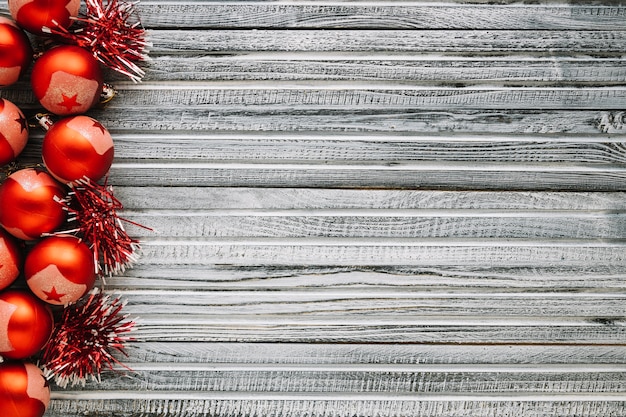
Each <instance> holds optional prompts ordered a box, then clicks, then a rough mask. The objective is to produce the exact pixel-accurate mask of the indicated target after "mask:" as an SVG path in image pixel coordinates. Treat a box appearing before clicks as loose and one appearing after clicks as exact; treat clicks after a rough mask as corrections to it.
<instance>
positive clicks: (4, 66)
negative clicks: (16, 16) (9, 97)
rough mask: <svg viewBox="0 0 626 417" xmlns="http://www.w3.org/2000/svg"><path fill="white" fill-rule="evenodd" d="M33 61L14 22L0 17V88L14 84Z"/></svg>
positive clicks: (24, 37)
mask: <svg viewBox="0 0 626 417" xmlns="http://www.w3.org/2000/svg"><path fill="white" fill-rule="evenodd" d="M32 60H33V48H32V47H31V45H30V40H29V39H28V37H27V36H26V34H25V33H24V32H23V31H22V29H20V28H19V27H18V26H17V25H16V24H15V22H13V21H12V20H11V19H7V18H6V17H3V16H0V87H6V86H8V85H11V84H14V83H15V82H16V81H17V80H18V79H19V78H20V76H21V75H22V74H23V73H24V71H26V69H27V68H28V67H29V66H30V63H31V62H32Z"/></svg>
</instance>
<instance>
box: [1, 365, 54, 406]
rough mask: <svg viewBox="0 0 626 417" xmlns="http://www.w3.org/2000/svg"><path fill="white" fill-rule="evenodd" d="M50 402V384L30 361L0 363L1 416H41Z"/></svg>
mask: <svg viewBox="0 0 626 417" xmlns="http://www.w3.org/2000/svg"><path fill="white" fill-rule="evenodd" d="M48 404H50V386H49V385H48V381H47V380H46V379H45V378H44V376H43V373H42V372H41V369H39V368H38V367H36V366H35V365H33V364H32V363H22V362H7V363H3V364H1V365H0V410H2V417H42V416H43V415H44V413H45V412H46V408H48Z"/></svg>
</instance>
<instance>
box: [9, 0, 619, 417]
mask: <svg viewBox="0 0 626 417" xmlns="http://www.w3.org/2000/svg"><path fill="white" fill-rule="evenodd" d="M138 7H139V10H140V13H141V16H142V20H143V23H144V25H145V27H146V28H147V29H148V32H149V35H150V38H151V40H152V42H153V44H154V46H153V48H152V50H151V57H152V61H151V62H150V63H149V64H148V65H146V71H147V76H146V78H145V81H144V82H143V83H141V84H137V85H135V84H132V83H131V82H128V81H125V80H124V79H122V78H120V77H118V76H116V75H114V74H111V73H109V74H108V75H107V77H108V80H109V81H111V82H112V83H113V84H114V85H115V86H116V87H117V89H118V90H119V91H120V95H119V96H118V97H117V98H116V99H115V100H114V101H113V102H112V103H111V104H110V105H109V106H108V107H107V108H106V109H104V110H96V111H92V112H91V113H90V114H91V115H92V116H93V117H96V118H97V119H99V120H100V121H101V122H102V123H103V124H105V125H106V126H107V127H108V128H109V129H110V130H111V132H112V134H113V137H114V140H115V144H116V160H115V164H114V166H113V168H112V170H111V176H110V180H111V182H112V183H113V184H114V186H115V187H116V188H115V190H116V194H117V196H118V197H119V198H120V199H121V200H122V201H123V202H124V204H125V205H126V210H125V213H124V214H125V215H126V216H127V217H129V218H130V219H132V220H135V221H137V222H140V223H143V224H145V225H148V226H151V227H153V228H154V229H155V231H154V232H148V231H145V230H142V229H138V228H130V230H129V231H130V232H131V234H133V235H135V236H137V237H139V238H140V239H141V240H142V242H143V253H142V257H141V260H140V262H139V264H138V265H137V266H136V267H135V268H134V269H132V270H129V271H128V272H127V273H126V274H125V275H124V276H120V277H117V278H114V279H110V280H108V282H107V284H108V287H107V288H108V289H109V290H111V291H115V292H117V293H119V294H121V295H122V296H123V297H125V298H126V299H127V300H128V306H127V311H128V312H129V313H130V314H131V315H132V316H133V317H137V318H138V320H139V326H138V329H137V331H136V333H135V337H136V341H135V342H134V343H132V344H130V346H129V349H128V351H129V355H130V356H129V358H128V359H127V360H126V362H127V364H128V365H129V366H130V367H132V369H133V370H134V372H107V373H106V374H105V375H104V376H103V381H102V383H101V384H96V383H89V384H87V386H86V387H85V388H84V389H81V388H73V389H66V390H63V389H61V388H58V387H53V401H52V403H51V406H50V409H49V411H48V413H47V416H49V417H74V416H76V417H77V416H119V417H128V416H133V417H139V416H146V417H147V416H149V417H173V416H180V417H200V416H216V417H227V416H228V417H243V416H245V417H252V416H255V417H292V416H293V417H295V416H308V417H331V416H333V417H366V416H372V417H373V416H394V417H400V416H404V417H416V416H431V417H435V416H440V417H444V416H445V417H452V416H459V417H472V416H477V417H478V416H480V417H486V416H533V417H535V416H536V417H542V416H546V417H547V416H598V417H608V416H622V417H623V416H625V415H626V318H625V317H626V302H625V301H626V280H625V279H624V278H625V274H626V251H625V249H626V240H625V239H626V66H625V65H624V64H625V62H626V58H625V55H624V54H625V52H624V51H625V50H626V6H625V5H623V4H622V3H621V2H602V3H600V2H595V1H590V2H585V3H582V2H575V4H569V3H568V2H558V1H556V2H549V3H544V4H534V2H533V4H531V3H526V2H509V1H506V0H504V1H499V2H494V3H491V2H486V1H485V2H483V1H461V0H459V1H449V2H446V3H439V2H430V1H428V0H426V1H393V0H387V1H385V0H382V1H377V2H349V1H341V0H333V1H313V0H311V1H275V2H269V1H268V2H266V1H243V0H240V1H219V0H213V1H211V0H199V1H194V0H176V1H161V0H144V1H142V2H141V3H140V4H139V6H138ZM0 8H1V10H2V11H6V1H2V2H1V3H0ZM2 94H3V96H5V97H6V98H8V99H10V100H13V101H14V102H16V103H18V104H20V105H22V106H24V107H26V108H27V109H28V108H30V109H34V108H36V106H34V105H33V104H32V103H33V97H32V93H31V92H30V89H29V88H28V85H27V84H26V83H23V84H20V85H17V86H15V87H13V88H11V89H9V90H5V91H3V92H2ZM40 140H41V134H35V135H34V138H33V140H32V144H31V145H29V148H28V151H27V157H30V158H32V159H36V158H38V157H39V156H38V152H39V149H38V146H39V145H38V144H39V143H40Z"/></svg>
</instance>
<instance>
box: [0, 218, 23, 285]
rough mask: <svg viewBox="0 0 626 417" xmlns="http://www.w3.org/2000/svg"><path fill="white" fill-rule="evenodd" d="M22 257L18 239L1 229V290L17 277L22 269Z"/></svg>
mask: <svg viewBox="0 0 626 417" xmlns="http://www.w3.org/2000/svg"><path fill="white" fill-rule="evenodd" d="M22 258H23V257H22V252H21V250H20V248H19V246H18V244H17V241H16V239H15V238H13V236H11V235H10V234H8V233H7V232H5V231H3V230H0V290H3V289H5V288H7V287H8V286H9V285H11V284H12V283H13V282H14V281H15V280H16V279H17V277H18V276H19V274H20V271H21V269H22Z"/></svg>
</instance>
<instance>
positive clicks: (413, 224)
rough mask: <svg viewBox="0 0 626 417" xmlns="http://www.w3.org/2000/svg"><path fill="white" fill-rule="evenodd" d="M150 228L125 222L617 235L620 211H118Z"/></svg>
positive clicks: (168, 229)
mask: <svg viewBox="0 0 626 417" xmlns="http://www.w3.org/2000/svg"><path fill="white" fill-rule="evenodd" d="M124 217H125V218H126V219H129V220H131V221H134V222H137V223H139V224H142V225H152V226H151V228H152V230H146V229H144V228H140V227H134V226H132V225H130V226H129V227H128V231H129V233H131V235H132V236H136V237H137V238H143V237H148V238H150V237H153V236H160V237H175V238H186V237H189V238H199V237H203V236H204V237H210V238H237V237H239V238H242V237H246V236H248V237H264V238H293V237H327V238H331V237H358V238H385V237H400V238H416V239H418V238H428V237H435V238H496V239H505V238H506V239H522V238H528V237H533V238H535V239H554V238H565V237H569V238H575V239H602V238H605V239H621V238H623V236H624V234H625V233H626V213H606V212H600V213H571V212H551V213H541V212H537V211H507V212H500V211H482V210H481V211H462V212H459V211H456V210H453V211H444V210H438V211H436V212H434V213H433V212H432V211H425V212H422V211H410V212H406V211H404V212H400V213H393V212H389V211H384V210H380V211H379V210H371V211H370V210H359V211H352V210H350V211H340V212H334V211H326V212H323V211H322V212H309V211H305V212H302V213H297V212H293V211H291V210H285V211H275V212H273V213H267V212H264V211H263V212H254V211H243V212H234V211H229V212H226V213H225V212H205V211H201V212H197V211H152V212H146V211H143V212H141V213H130V212H127V213H125V214H124Z"/></svg>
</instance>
